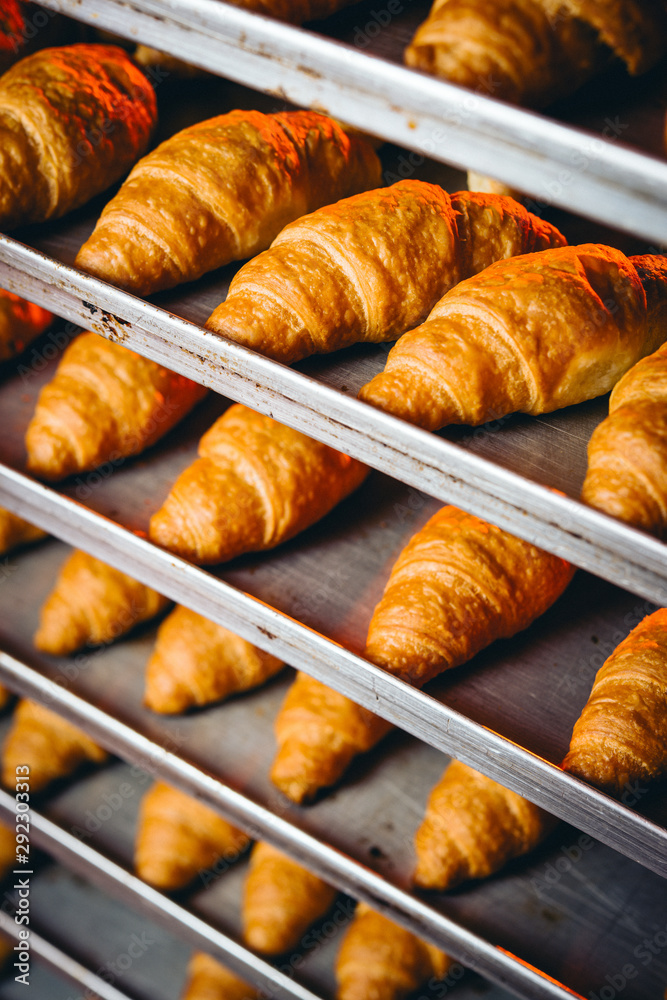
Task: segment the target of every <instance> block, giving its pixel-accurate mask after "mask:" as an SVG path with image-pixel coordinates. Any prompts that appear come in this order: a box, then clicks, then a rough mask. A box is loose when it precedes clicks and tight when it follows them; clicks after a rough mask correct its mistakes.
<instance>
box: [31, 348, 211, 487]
mask: <svg viewBox="0 0 667 1000" xmlns="http://www.w3.org/2000/svg"><path fill="white" fill-rule="evenodd" d="M207 391H208V390H207V389H205V388H204V386H202V385H198V384H197V383H196V382H191V381H190V379H187V378H185V377H184V376H183V375H177V374H176V373H175V372H171V371H169V369H167V368H163V367H162V365H158V364H157V363H156V362H155V361H149V360H148V358H143V357H142V356H141V355H140V354H136V353H135V352H134V351H130V350H128V349H127V348H126V347H121V346H120V345H118V344H113V343H111V341H109V340H106V338H105V337H100V336H98V335H97V334H96V333H82V334H80V335H79V336H78V337H77V338H76V339H75V340H73V341H72V343H71V344H70V345H69V346H68V347H67V349H66V350H65V352H64V354H63V356H62V358H61V360H60V364H59V365H58V368H57V370H56V374H55V376H54V378H53V379H52V380H51V382H49V383H48V384H47V385H45V386H44V388H43V389H42V391H41V392H40V394H39V398H38V400H37V407H36V409H35V413H34V416H33V418H32V420H31V421H30V424H29V425H28V430H27V432H26V448H27V451H28V469H29V470H30V471H31V472H32V473H34V474H35V475H36V476H39V477H40V478H42V479H47V480H49V481H55V480H58V479H63V478H64V477H65V476H70V475H72V474H73V473H75V472H87V471H90V470H92V469H96V468H98V466H100V465H102V464H104V463H106V462H111V463H112V465H113V466H117V465H120V464H121V463H122V461H123V459H125V458H128V457H129V456H131V455H137V454H139V452H141V451H143V450H144V449H145V448H148V447H149V446H150V445H152V444H155V442H156V441H158V440H159V439H160V438H161V437H162V436H163V435H164V434H166V433H167V431H168V430H171V428H172V427H173V426H174V425H175V424H177V423H178V421H179V420H182V418H183V417H184V416H185V415H186V414H187V413H189V412H190V410H191V409H192V407H193V406H194V405H195V403H198V402H199V400H200V399H203V398H204V396H205V395H206V393H207ZM83 485H84V486H85V483H84V484H83Z"/></svg>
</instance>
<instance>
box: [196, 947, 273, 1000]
mask: <svg viewBox="0 0 667 1000" xmlns="http://www.w3.org/2000/svg"><path fill="white" fill-rule="evenodd" d="M260 995H261V994H260V992H259V990H256V989H255V987H254V986H250V985H249V984H248V983H246V982H244V980H243V979H240V978H239V977H238V976H237V975H235V974H234V973H233V972H230V970H229V969H227V968H225V966H224V965H223V964H222V963H221V962H218V961H216V959H215V958H211V956H210V955H206V954H205V953H204V952H203V951H198V952H195V953H194V954H193V956H192V958H191V959H190V961H189V963H188V981H187V983H186V984H185V988H184V991H183V994H182V996H181V1000H257V998H258V997H259V996H260Z"/></svg>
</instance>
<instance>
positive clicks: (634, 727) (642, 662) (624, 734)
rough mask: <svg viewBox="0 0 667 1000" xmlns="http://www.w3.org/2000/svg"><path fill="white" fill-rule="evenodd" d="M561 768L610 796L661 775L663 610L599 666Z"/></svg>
mask: <svg viewBox="0 0 667 1000" xmlns="http://www.w3.org/2000/svg"><path fill="white" fill-rule="evenodd" d="M563 768H564V770H566V771H569V773H570V774H574V775H576V776H577V777H579V778H583V779H584V781H588V782H590V783H591V784H592V785H596V786H597V787H598V788H601V789H603V791H607V792H609V793H611V794H612V795H621V793H622V792H623V791H624V789H626V788H632V787H633V785H634V784H635V783H637V782H641V783H642V784H644V783H645V782H648V781H655V780H657V779H659V778H661V777H663V776H664V775H665V774H667V609H666V608H660V610H659V611H656V612H654V614H652V615H649V616H648V617H647V618H644V620H643V621H642V622H640V623H639V625H637V627H636V628H635V629H633V630H632V632H631V633H630V634H629V636H628V637H627V638H626V639H624V640H623V642H622V643H621V644H620V645H619V646H617V647H616V649H615V650H614V652H613V653H612V654H611V656H610V657H609V658H608V659H607V660H606V661H605V662H604V663H603V664H602V666H601V667H600V669H599V671H598V672H597V675H596V677H595V681H594V682H593V689H592V691H591V693H590V697H589V699H588V701H587V702H586V705H585V706H584V709H583V711H582V713H581V715H580V717H579V719H578V720H577V722H576V723H575V726H574V731H573V733H572V739H571V741H570V749H569V751H568V754H567V756H566V758H565V760H564V761H563Z"/></svg>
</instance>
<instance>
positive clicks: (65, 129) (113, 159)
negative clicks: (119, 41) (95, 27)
mask: <svg viewBox="0 0 667 1000" xmlns="http://www.w3.org/2000/svg"><path fill="white" fill-rule="evenodd" d="M156 120H157V109H156V104H155V93H154V91H153V88H152V86H151V85H150V83H149V82H148V80H147V79H146V77H145V76H144V74H143V73H142V72H141V70H139V69H138V68H137V67H136V66H134V64H133V63H132V61H131V60H130V58H129V56H128V55H127V54H126V53H125V52H123V50H122V49H119V48H116V47H115V46H111V45H68V46H63V47H61V48H52V49H42V50H41V51H40V52H36V53H34V55H31V56H27V57H26V58H25V59H21V61H20V62H18V63H16V65H15V66H12V68H11V69H9V70H8V71H7V72H6V73H5V74H4V75H3V76H2V78H0V227H1V228H2V229H11V228H13V227H14V226H20V225H24V224H25V223H28V222H44V221H45V220H46V219H54V218H59V217H60V216H61V215H64V214H65V213H66V212H69V211H71V210H72V209H73V208H78V206H79V205H83V204H84V202H86V201H88V200H89V199H90V198H92V197H93V196H94V195H96V194H98V193H99V192H100V191H104V189H105V188H107V187H109V185H110V184H113V183H114V181H116V180H118V178H119V177H122V175H123V174H124V173H125V171H126V170H127V169H128V168H129V167H131V166H132V164H133V163H134V162H135V160H136V159H137V158H138V157H139V156H141V155H142V153H143V152H144V151H145V149H146V147H147V146H148V142H149V139H150V136H151V132H152V130H153V127H154V125H155V123H156Z"/></svg>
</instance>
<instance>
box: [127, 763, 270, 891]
mask: <svg viewBox="0 0 667 1000" xmlns="http://www.w3.org/2000/svg"><path fill="white" fill-rule="evenodd" d="M249 842H250V841H249V838H248V837H247V836H246V834H245V833H243V832H242V831H241V830H238V829H237V828H236V827H234V826H232V825H231V823H228V822H227V820H225V819H223V818H222V816H219V815H218V814H217V812H215V811H214V810H213V809H210V808H209V807H208V806H205V805H204V804H203V803H201V802H199V800H198V799H195V798H193V797H192V796H191V795H186V794H185V792H181V791H179V790H178V789H177V788H172V787H171V786H170V785H165V784H163V783H162V782H156V783H155V784H154V785H153V786H152V787H151V788H150V789H149V790H148V792H147V793H146V794H145V795H144V797H143V799H142V800H141V808H140V812H139V825H138V828H137V837H136V843H135V850H134V867H135V869H136V872H137V875H139V877H140V878H142V879H143V880H144V881H145V882H149V883H150V884H151V885H154V886H157V887H158V888H160V889H179V888H181V887H182V886H184V885H187V884H188V882H191V881H192V879H193V878H194V877H195V875H196V874H197V873H198V872H201V871H204V870H205V869H207V868H211V867H212V866H213V865H214V864H216V862H217V861H218V860H219V859H220V858H222V857H224V859H225V860H226V861H228V862H233V861H236V860H237V859H238V858H239V857H240V856H241V854H242V853H243V851H245V849H246V848H247V846H248V844H249Z"/></svg>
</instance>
